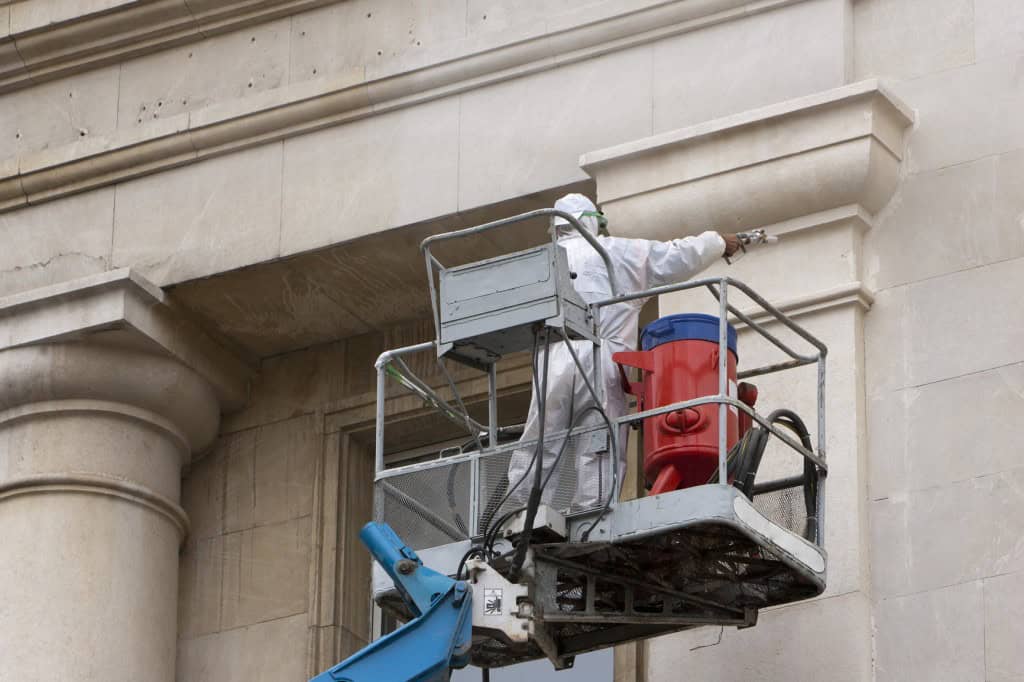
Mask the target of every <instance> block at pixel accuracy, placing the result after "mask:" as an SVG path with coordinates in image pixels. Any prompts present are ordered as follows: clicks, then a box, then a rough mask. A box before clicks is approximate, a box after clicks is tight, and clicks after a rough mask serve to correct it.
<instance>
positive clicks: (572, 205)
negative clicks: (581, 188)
mask: <svg viewBox="0 0 1024 682" xmlns="http://www.w3.org/2000/svg"><path fill="white" fill-rule="evenodd" d="M555 209H556V210H559V211H565V212H566V213H570V214H572V215H573V216H575V217H576V219H577V220H579V221H580V223H581V224H582V225H583V227H585V228H587V230H589V231H590V234H592V235H594V236H597V233H598V225H597V218H595V217H594V216H592V215H586V216H585V215H583V214H584V213H596V212H597V207H596V206H594V202H593V201H591V200H590V199H588V198H587V197H585V196H583V195H582V194H566V195H565V196H564V197H562V198H561V199H559V200H558V201H556V202H555ZM555 228H556V229H557V230H558V236H559V237H570V236H573V235H576V234H578V233H577V232H576V230H575V229H573V227H572V225H570V224H569V221H567V220H565V219H564V218H560V217H558V216H555Z"/></svg>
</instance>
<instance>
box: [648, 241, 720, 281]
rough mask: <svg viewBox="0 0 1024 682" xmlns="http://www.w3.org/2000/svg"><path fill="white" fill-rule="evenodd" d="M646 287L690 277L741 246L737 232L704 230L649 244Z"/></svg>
mask: <svg viewBox="0 0 1024 682" xmlns="http://www.w3.org/2000/svg"><path fill="white" fill-rule="evenodd" d="M647 246H648V254H647V263H646V268H647V273H646V274H647V277H646V279H647V286H651V287H655V286H662V285H665V284H673V283H675V282H681V281H683V280H687V279H690V278H691V277H693V276H695V275H697V274H698V273H700V272H701V271H703V270H704V269H705V268H707V267H708V266H709V265H711V264H712V263H714V262H715V261H716V260H718V259H719V258H721V257H722V256H731V255H732V254H734V253H736V250H737V249H738V248H739V240H738V239H737V238H736V235H734V234H725V235H723V234H719V233H718V232H714V231H711V230H709V231H707V232H702V233H701V234H698V235H696V236H693V237H683V238H682V239H670V240H668V241H665V242H658V241H651V242H648V243H647Z"/></svg>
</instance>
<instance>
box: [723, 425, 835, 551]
mask: <svg viewBox="0 0 1024 682" xmlns="http://www.w3.org/2000/svg"><path fill="white" fill-rule="evenodd" d="M767 421H768V423H770V424H778V425H779V426H784V427H786V428H787V429H789V430H790V431H792V432H793V433H795V434H796V435H797V437H798V438H799V439H800V444H801V445H802V446H803V447H804V448H805V449H806V450H807V451H809V452H813V451H814V446H813V445H812V444H811V435H810V432H809V431H808V430H807V425H806V424H805V423H804V421H803V419H801V418H800V416H799V415H798V414H796V413H795V412H793V411H792V410H787V409H779V410H775V411H774V412H772V413H771V414H769V415H768V417H767ZM768 436H769V431H768V429H766V428H764V427H762V426H755V427H753V428H751V429H750V430H748V431H747V432H746V433H745V434H744V435H743V438H742V439H741V440H740V442H739V443H737V444H736V445H735V446H734V447H733V449H732V450H731V451H730V452H729V460H730V461H729V464H730V465H735V467H734V468H733V466H730V472H729V473H730V474H732V476H733V485H734V486H736V487H737V488H739V489H740V491H741V492H742V493H743V494H744V495H746V496H747V498H749V499H753V497H754V479H755V478H756V477H757V470H758V468H760V466H761V459H762V458H763V457H764V452H765V448H766V447H767V446H768ZM803 468H804V471H803V476H802V477H801V479H802V481H803V492H804V511H805V513H806V516H807V524H806V526H805V529H804V537H805V538H807V539H808V540H811V541H814V539H815V538H816V537H817V535H818V517H817V506H818V471H817V467H816V466H815V464H814V462H812V461H811V460H809V459H807V458H806V457H805V458H804V467H803ZM712 479H714V481H717V480H718V473H717V471H716V472H715V474H713V475H712ZM714 481H711V482H714Z"/></svg>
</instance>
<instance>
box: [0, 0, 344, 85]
mask: <svg viewBox="0 0 1024 682" xmlns="http://www.w3.org/2000/svg"><path fill="white" fill-rule="evenodd" d="M46 2H49V0H28V1H27V2H22V3H20V4H21V5H23V6H27V5H39V4H43V3H46ZM332 2H337V0H235V1H234V2H222V1H214V2H209V1H208V0H207V1H206V2H202V1H200V2H196V0H143V1H142V2H126V3H123V4H121V5H120V6H118V7H115V8H113V9H107V10H104V11H101V12H91V13H87V14H82V15H79V16H74V17H67V18H61V17H57V20H56V21H55V22H53V23H44V22H42V21H38V20H36V19H35V18H34V17H35V16H36V15H41V14H45V13H43V12H38V13H35V14H34V15H30V16H29V17H28V18H27V19H25V20H21V21H19V13H18V12H17V11H16V10H15V9H14V8H13V7H12V9H11V30H10V34H9V35H8V36H6V37H4V38H0V94H2V93H5V92H11V91H13V90H17V89H20V88H24V87H27V86H30V85H34V84H36V83H39V82H43V81H47V80H52V79H54V78H60V77H62V76H68V75H70V74H74V73H78V72H81V71H87V70H90V69H96V68H99V67H101V66H105V65H107V64H112V63H115V62H119V61H123V60H125V59H131V58H132V57H138V56H140V55H144V54H149V53H151V52H158V51H160V50H166V49H168V48H170V47H173V46H175V45H181V44H183V43H189V42H194V41H197V40H202V39H203V38H207V37H209V36H212V35H216V34H218V33H227V32H230V31H235V30H238V29H240V28H244V27H246V26H249V25H252V24H256V23H260V22H264V21H270V20H272V19H277V18H279V17H283V16H287V15H290V14H298V13H299V12H305V11H308V10H311V9H315V8H317V7H322V6H324V5H328V4H331V3H332ZM25 14H30V13H29V12H26V13H25Z"/></svg>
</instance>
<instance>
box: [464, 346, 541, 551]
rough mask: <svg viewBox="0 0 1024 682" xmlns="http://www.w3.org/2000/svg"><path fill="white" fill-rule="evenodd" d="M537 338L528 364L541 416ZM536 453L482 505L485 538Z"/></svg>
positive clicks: (524, 476) (524, 478)
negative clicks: (516, 476) (517, 473)
mask: <svg viewBox="0 0 1024 682" xmlns="http://www.w3.org/2000/svg"><path fill="white" fill-rule="evenodd" d="M538 336H539V334H534V336H533V351H532V352H531V354H530V364H531V369H532V371H533V374H532V375H531V376H532V382H533V393H534V395H536V396H537V405H538V409H540V410H542V411H541V414H543V409H544V407H545V406H546V401H547V397H546V396H545V397H541V395H540V379H539V375H540V372H538V371H537V337H538ZM538 452H539V451H538V450H536V449H534V451H533V457H531V458H530V463H529V464H528V465H527V466H526V471H525V472H524V473H523V475H522V476H521V477H520V478H519V480H518V481H516V482H515V484H514V485H513V486H512V487H511V488H509V487H508V483H509V481H508V478H507V477H506V478H504V479H502V481H501V482H500V483H499V484H498V487H497V488H495V490H494V491H493V492H492V493H491V495H490V497H489V498H488V500H487V504H485V505H484V513H483V516H482V517H481V523H480V526H481V527H482V528H483V529H484V532H483V535H484V536H485V537H486V536H487V531H488V530H489V529H490V527H491V521H492V520H493V518H494V515H495V514H496V513H498V510H499V509H501V508H502V506H503V505H504V504H505V503H506V502H507V501H508V499H509V498H510V497H512V493H514V492H515V491H516V489H517V488H518V487H519V486H520V485H521V484H522V482H523V481H525V480H526V477H527V476H529V474H530V471H531V470H532V469H533V465H534V462H536V461H537V455H538ZM499 495H500V496H501V499H500V500H498V502H497V504H495V503H494V500H495V498H496V497H498V496H499Z"/></svg>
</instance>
